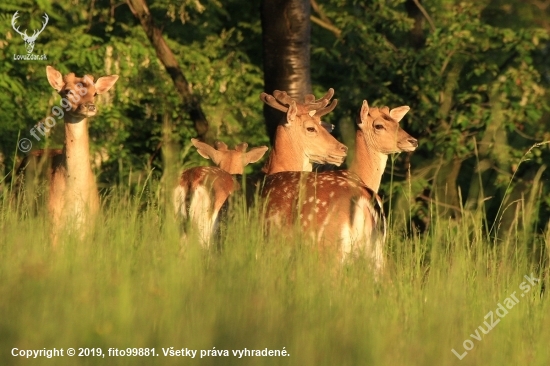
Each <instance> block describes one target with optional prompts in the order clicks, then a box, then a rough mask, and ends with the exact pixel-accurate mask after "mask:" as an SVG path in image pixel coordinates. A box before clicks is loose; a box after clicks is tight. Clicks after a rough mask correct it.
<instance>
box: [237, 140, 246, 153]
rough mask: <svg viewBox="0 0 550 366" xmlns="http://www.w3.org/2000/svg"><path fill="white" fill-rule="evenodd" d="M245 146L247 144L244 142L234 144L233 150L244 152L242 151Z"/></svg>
mask: <svg viewBox="0 0 550 366" xmlns="http://www.w3.org/2000/svg"><path fill="white" fill-rule="evenodd" d="M247 147H248V144H247V143H246V142H241V143H240V144H238V145H237V146H235V150H236V151H240V152H243V153H244V152H246V148H247Z"/></svg>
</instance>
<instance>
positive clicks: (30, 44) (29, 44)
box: [11, 11, 49, 53]
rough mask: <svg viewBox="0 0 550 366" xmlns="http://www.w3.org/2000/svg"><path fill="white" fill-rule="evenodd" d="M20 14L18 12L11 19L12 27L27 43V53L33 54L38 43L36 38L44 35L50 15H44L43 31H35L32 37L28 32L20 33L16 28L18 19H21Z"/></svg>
mask: <svg viewBox="0 0 550 366" xmlns="http://www.w3.org/2000/svg"><path fill="white" fill-rule="evenodd" d="M18 13H19V12H18V11H16V12H15V14H13V17H12V18H11V26H12V28H13V30H14V31H16V32H17V33H19V35H20V36H21V37H22V38H23V41H25V48H26V49H27V53H32V51H33V49H34V42H36V38H38V35H40V33H42V31H43V30H44V28H46V25H47V24H48V20H49V18H48V14H46V13H44V17H43V18H44V22H43V23H42V29H40V30H38V29H35V30H34V32H33V34H32V36H28V35H27V30H26V29H25V31H24V32H20V31H19V27H16V22H17V18H19V14H18Z"/></svg>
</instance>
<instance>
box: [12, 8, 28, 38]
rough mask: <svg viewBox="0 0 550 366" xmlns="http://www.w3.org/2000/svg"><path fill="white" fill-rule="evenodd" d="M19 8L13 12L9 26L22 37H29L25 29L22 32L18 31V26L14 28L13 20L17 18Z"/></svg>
mask: <svg viewBox="0 0 550 366" xmlns="http://www.w3.org/2000/svg"><path fill="white" fill-rule="evenodd" d="M17 13H19V10H18V11H16V12H15V14H13V17H12V18H11V26H12V28H13V30H14V31H16V32H17V33H19V34H20V35H21V36H23V38H24V39H27V38H29V36H28V35H27V30H26V29H25V32H24V33H21V32H20V31H19V27H17V28H15V21H16V20H17V18H19V14H17Z"/></svg>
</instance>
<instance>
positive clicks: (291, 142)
mask: <svg viewBox="0 0 550 366" xmlns="http://www.w3.org/2000/svg"><path fill="white" fill-rule="evenodd" d="M333 95H334V89H332V88H331V89H329V90H328V92H327V93H326V94H325V95H324V96H323V97H322V98H320V99H315V96H314V95H313V94H309V95H306V97H305V98H304V102H303V103H301V102H298V101H297V100H295V99H293V98H291V97H290V96H289V95H288V94H287V93H286V92H283V91H279V90H275V91H274V92H273V95H269V94H267V93H262V94H261V95H260V99H261V100H262V101H263V102H264V103H266V104H267V105H269V106H271V107H273V108H275V109H277V110H279V111H282V112H285V113H286V120H285V121H283V123H281V124H279V126H277V130H276V133H275V142H274V146H273V149H272V151H271V153H270V154H269V159H268V161H267V163H266V165H265V167H264V169H263V170H264V172H265V173H267V174H268V175H271V174H275V173H279V172H285V171H312V170H313V166H312V164H313V163H317V164H334V165H338V166H339V165H341V164H342V163H343V162H344V159H345V158H346V155H347V150H348V148H347V147H346V146H345V145H344V144H342V143H340V142H338V140H336V139H335V138H334V136H332V135H331V134H330V132H329V131H328V130H330V131H332V127H333V126H332V125H331V124H328V123H325V122H322V121H321V117H323V116H324V115H326V114H328V113H330V112H331V111H333V110H334V108H335V107H336V104H337V103H338V100H336V99H335V100H333V101H332V102H331V101H330V100H331V99H332V97H333ZM329 103H330V104H329Z"/></svg>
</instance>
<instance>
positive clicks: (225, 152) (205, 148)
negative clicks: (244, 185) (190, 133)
mask: <svg viewBox="0 0 550 366" xmlns="http://www.w3.org/2000/svg"><path fill="white" fill-rule="evenodd" d="M191 142H192V143H193V145H194V146H195V147H196V148H197V152H198V153H199V154H200V155H201V156H202V157H203V158H205V159H212V161H213V162H214V164H216V165H217V166H218V167H219V168H220V169H222V170H225V171H226V172H228V173H229V174H243V172H244V167H245V166H247V165H248V164H250V163H255V162H257V161H258V160H260V159H261V158H262V156H264V154H265V152H266V151H267V146H260V147H255V148H253V149H251V150H250V151H248V152H247V151H246V149H247V147H248V144H247V143H246V142H243V143H241V144H239V145H237V146H236V147H235V149H234V150H229V148H228V147H227V145H226V144H225V143H223V142H221V141H216V148H215V149H214V148H213V147H212V146H210V145H208V144H205V143H204V142H201V141H199V140H197V139H191Z"/></svg>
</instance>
